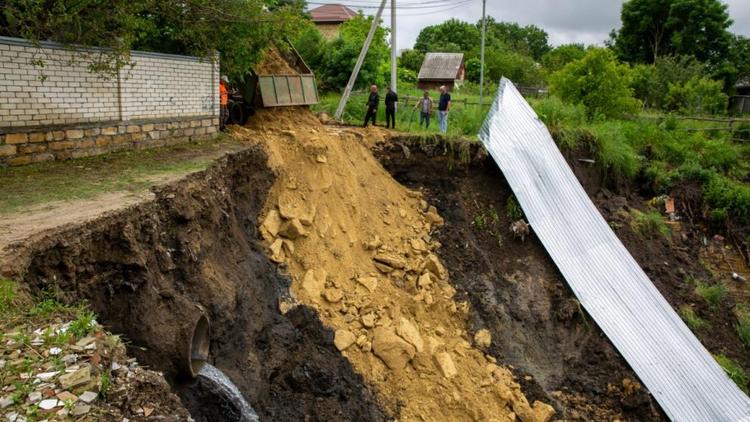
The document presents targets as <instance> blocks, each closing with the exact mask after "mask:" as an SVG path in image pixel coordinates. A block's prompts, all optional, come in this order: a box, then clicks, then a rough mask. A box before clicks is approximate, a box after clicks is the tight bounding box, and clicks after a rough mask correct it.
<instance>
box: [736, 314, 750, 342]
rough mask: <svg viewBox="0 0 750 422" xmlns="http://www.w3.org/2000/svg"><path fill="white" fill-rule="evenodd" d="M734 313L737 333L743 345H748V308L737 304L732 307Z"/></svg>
mask: <svg viewBox="0 0 750 422" xmlns="http://www.w3.org/2000/svg"><path fill="white" fill-rule="evenodd" d="M734 314H735V315H736V316H737V326H736V329H737V335H738V336H739V337H740V340H742V343H743V344H744V345H745V347H750V310H748V309H747V306H745V305H743V304H738V305H737V306H736V307H735V308H734Z"/></svg>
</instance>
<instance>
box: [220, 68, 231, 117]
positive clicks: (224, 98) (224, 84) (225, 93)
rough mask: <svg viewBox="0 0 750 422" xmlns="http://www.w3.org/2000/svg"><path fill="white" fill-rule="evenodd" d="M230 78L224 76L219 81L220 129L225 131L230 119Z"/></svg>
mask: <svg viewBox="0 0 750 422" xmlns="http://www.w3.org/2000/svg"><path fill="white" fill-rule="evenodd" d="M228 107H229V78H227V77H226V75H222V77H221V80H220V81H219V129H220V130H224V128H225V127H226V125H227V119H228V118H229V108H228Z"/></svg>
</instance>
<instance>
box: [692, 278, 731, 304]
mask: <svg viewBox="0 0 750 422" xmlns="http://www.w3.org/2000/svg"><path fill="white" fill-rule="evenodd" d="M695 294H697V295H698V296H700V297H702V298H703V300H705V301H706V302H707V303H708V304H709V305H711V306H712V307H717V306H719V304H720V303H721V301H722V300H724V297H725V296H726V295H727V288H726V287H724V285H723V284H721V283H717V284H707V283H704V282H700V281H699V282H698V283H697V285H696V286H695Z"/></svg>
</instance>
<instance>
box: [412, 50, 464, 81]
mask: <svg viewBox="0 0 750 422" xmlns="http://www.w3.org/2000/svg"><path fill="white" fill-rule="evenodd" d="M463 61H464V54H463V53H427V54H426V55H425V56H424V61H423V62H422V67H421V68H419V76H418V77H417V79H456V77H457V76H458V71H459V69H460V68H461V63H463Z"/></svg>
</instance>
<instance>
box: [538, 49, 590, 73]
mask: <svg viewBox="0 0 750 422" xmlns="http://www.w3.org/2000/svg"><path fill="white" fill-rule="evenodd" d="M584 55H586V49H585V48H584V46H583V44H563V45H560V46H557V47H555V48H553V49H552V50H550V51H548V52H547V53H545V54H544V56H542V66H543V67H544V69H545V70H546V71H547V72H549V73H553V72H557V71H558V70H560V69H562V68H563V67H564V66H565V65H566V64H568V63H570V62H572V61H576V60H579V59H581V58H583V56H584Z"/></svg>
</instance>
